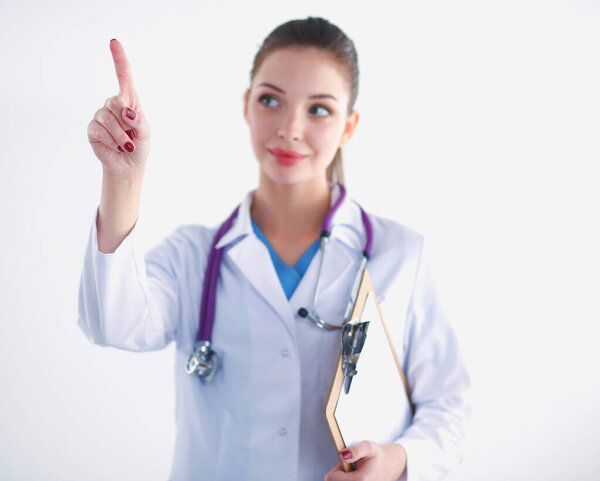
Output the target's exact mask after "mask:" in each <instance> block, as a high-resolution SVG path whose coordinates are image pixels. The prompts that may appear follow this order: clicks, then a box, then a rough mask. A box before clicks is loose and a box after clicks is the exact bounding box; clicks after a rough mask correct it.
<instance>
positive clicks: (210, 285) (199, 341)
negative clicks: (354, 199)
mask: <svg viewBox="0 0 600 481" xmlns="http://www.w3.org/2000/svg"><path fill="white" fill-rule="evenodd" d="M338 185H339V188H340V195H339V198H338V199H337V201H336V202H335V204H334V205H333V207H332V208H331V209H330V210H329V212H328V213H327V215H326V216H325V219H324V220H323V224H322V229H321V249H320V250H321V258H320V260H319V270H318V273H317V280H316V283H315V290H314V293H313V299H312V311H311V312H310V313H309V312H308V311H307V310H306V309H304V308H300V309H299V310H298V314H299V315H300V316H301V317H306V318H308V319H309V320H310V321H311V322H312V323H313V324H315V325H316V326H317V327H319V328H321V329H326V330H335V329H341V328H342V327H343V325H344V324H345V323H346V322H347V321H348V316H349V315H350V312H351V310H352V306H353V305H354V302H355V298H356V293H357V290H358V286H359V285H360V280H361V278H362V275H363V273H364V270H365V269H366V264H367V261H368V259H369V257H370V255H371V248H372V246H373V228H372V226H371V222H370V220H369V217H368V216H367V214H366V212H365V211H364V210H363V209H362V207H361V208H360V211H361V218H362V221H363V224H364V226H365V230H366V243H365V247H364V250H363V253H362V254H363V256H362V259H361V262H360V264H359V268H358V270H357V272H356V277H355V279H354V282H353V283H352V290H351V291H350V299H349V301H348V305H347V306H346V310H345V313H344V318H343V323H342V324H341V325H339V326H338V325H334V324H329V323H327V322H325V321H324V320H323V319H322V318H321V317H320V316H319V314H318V312H317V297H318V293H319V287H320V284H321V272H322V269H323V261H324V258H325V251H326V250H327V244H328V243H329V241H330V235H331V221H332V219H333V216H334V215H335V213H336V211H337V209H338V208H339V206H340V205H341V204H342V202H343V201H344V198H345V196H346V189H345V188H344V186H343V185H341V184H338ZM239 209H240V206H238V207H236V208H235V210H234V211H233V212H232V213H231V215H230V216H229V217H228V218H227V220H226V221H225V222H224V223H223V224H222V225H221V226H220V228H219V230H218V231H217V233H216V235H215V237H214V238H213V240H212V244H211V247H210V252H209V255H208V260H207V266H206V271H205V275H204V282H203V286H202V299H201V303H200V319H199V326H198V332H197V334H196V346H199V348H198V350H196V353H195V354H194V355H192V356H190V358H189V359H188V366H187V372H188V373H190V374H192V373H194V372H197V373H198V374H200V373H201V370H198V371H197V370H196V367H197V366H204V371H202V372H203V374H201V377H202V378H204V379H205V380H207V381H210V380H211V379H212V378H213V377H214V371H215V369H216V367H217V365H218V356H217V355H216V353H215V352H214V351H213V350H212V349H211V348H210V343H211V337H212V330H213V326H214V320H215V306H216V294H217V283H218V278H219V268H220V265H221V260H222V258H223V254H224V251H225V249H224V246H223V247H220V248H218V249H217V247H216V246H217V244H218V243H219V241H220V240H221V238H222V237H223V236H224V235H225V233H226V232H227V231H228V230H229V229H230V228H231V226H232V225H233V222H234V220H235V218H236V217H237V215H238V212H239ZM199 369H200V368H199Z"/></svg>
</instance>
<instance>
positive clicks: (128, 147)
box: [125, 142, 135, 152]
mask: <svg viewBox="0 0 600 481" xmlns="http://www.w3.org/2000/svg"><path fill="white" fill-rule="evenodd" d="M125 150H127V152H133V151H134V150H135V147H134V146H133V144H132V143H131V142H125Z"/></svg>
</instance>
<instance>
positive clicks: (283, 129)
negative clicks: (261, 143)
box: [277, 110, 304, 141]
mask: <svg viewBox="0 0 600 481" xmlns="http://www.w3.org/2000/svg"><path fill="white" fill-rule="evenodd" d="M303 123H304V119H303V117H302V114H301V113H300V112H296V111H292V110H290V111H288V112H286V113H285V114H284V115H283V116H282V119H281V124H280V126H279V129H278V131H277V135H278V136H279V138H280V139H282V140H286V141H292V140H296V141H297V140H300V139H301V138H302V134H303V129H304V125H303Z"/></svg>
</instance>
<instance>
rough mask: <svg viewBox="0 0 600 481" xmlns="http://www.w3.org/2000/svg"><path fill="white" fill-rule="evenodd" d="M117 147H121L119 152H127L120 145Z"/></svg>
mask: <svg viewBox="0 0 600 481" xmlns="http://www.w3.org/2000/svg"><path fill="white" fill-rule="evenodd" d="M117 149H119V152H125V151H124V150H123V149H122V148H121V146H120V145H117Z"/></svg>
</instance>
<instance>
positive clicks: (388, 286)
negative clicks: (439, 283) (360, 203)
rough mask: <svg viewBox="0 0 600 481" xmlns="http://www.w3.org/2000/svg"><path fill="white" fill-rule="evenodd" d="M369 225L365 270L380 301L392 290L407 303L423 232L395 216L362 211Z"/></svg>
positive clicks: (420, 256) (397, 298)
mask: <svg viewBox="0 0 600 481" xmlns="http://www.w3.org/2000/svg"><path fill="white" fill-rule="evenodd" d="M366 214H367V215H368V217H369V220H370V222H371V226H372V229H373V247H372V250H371V257H370V258H369V262H368V269H369V273H370V274H371V278H372V281H373V285H374V286H375V290H376V292H377V296H378V298H379V300H380V301H383V299H385V298H386V297H388V293H390V292H391V291H393V292H394V295H393V296H392V297H394V299H395V300H396V301H397V302H400V304H401V305H407V304H408V300H409V297H410V294H411V292H412V290H413V286H414V283H415V281H416V278H417V273H418V271H419V266H420V264H421V258H422V251H423V243H424V237H423V235H422V234H421V233H420V232H418V231H416V230H414V229H412V228H410V227H408V226H406V225H405V224H403V223H401V222H398V221H396V220H393V219H390V218H387V217H383V216H380V215H376V214H372V213H370V212H366Z"/></svg>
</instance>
